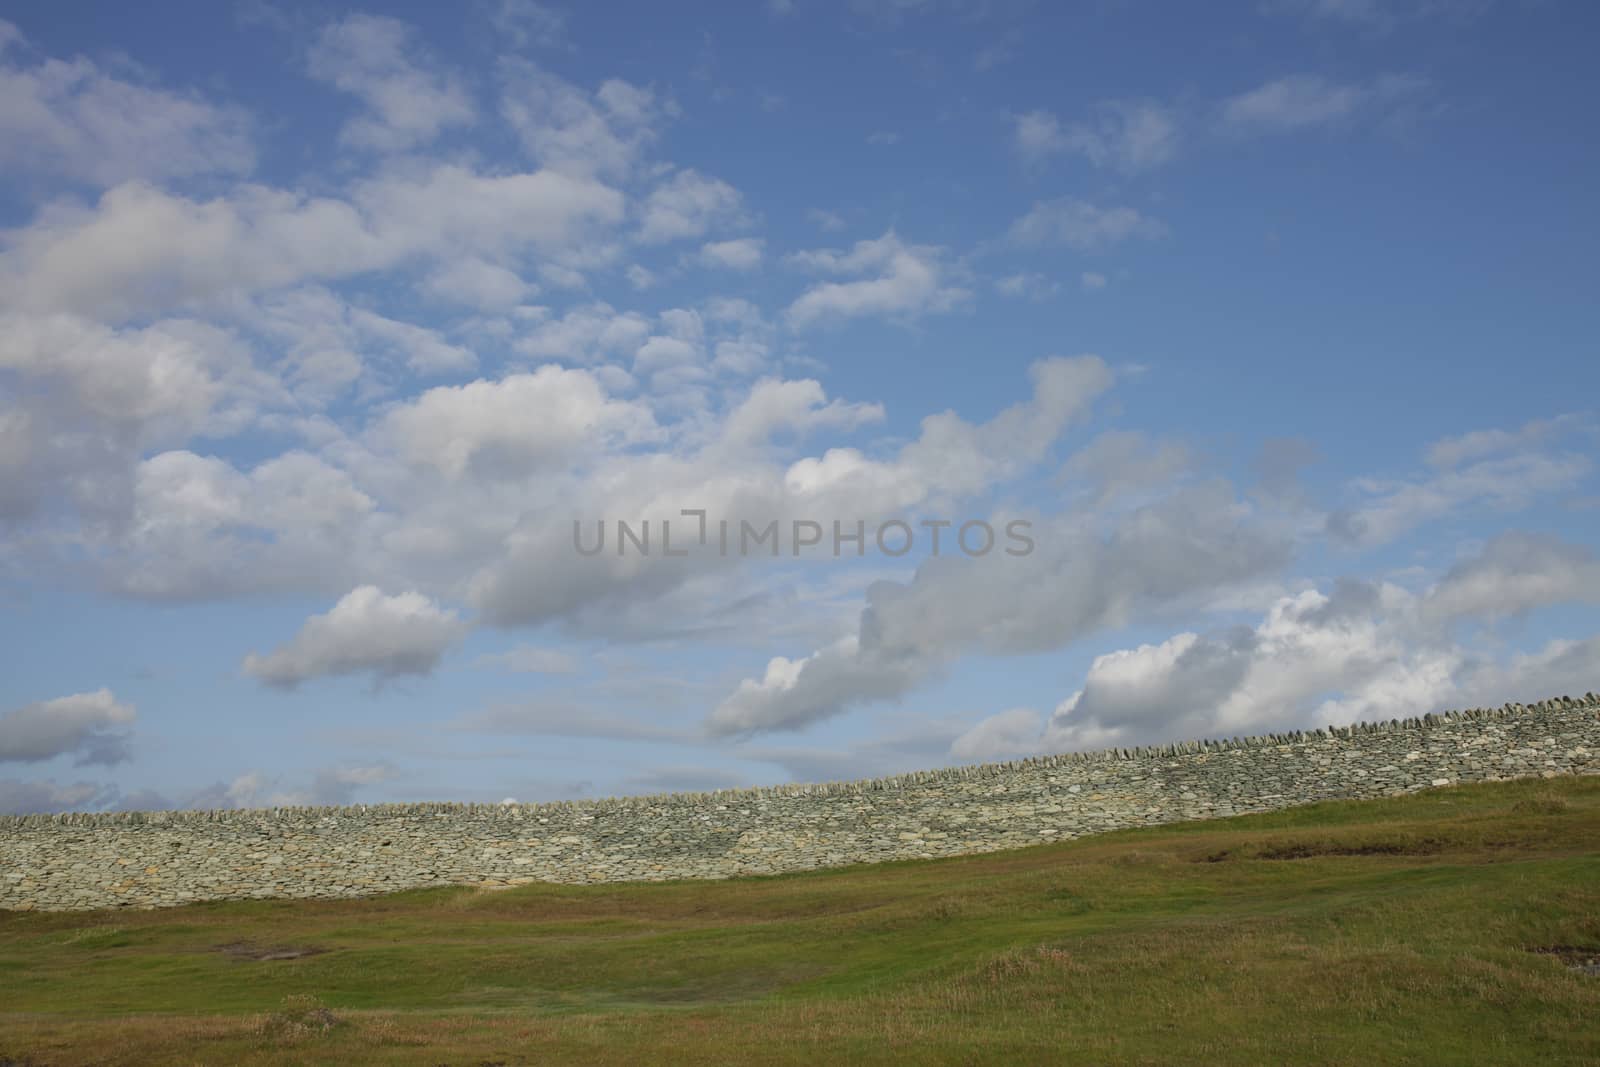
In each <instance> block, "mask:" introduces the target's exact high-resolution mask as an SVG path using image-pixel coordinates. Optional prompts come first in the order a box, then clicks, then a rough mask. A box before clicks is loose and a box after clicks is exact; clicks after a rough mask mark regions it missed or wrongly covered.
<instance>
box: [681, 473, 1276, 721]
mask: <svg viewBox="0 0 1600 1067" xmlns="http://www.w3.org/2000/svg"><path fill="white" fill-rule="evenodd" d="M997 518H998V517H997ZM990 521H991V525H993V526H994V527H995V529H997V530H1000V529H1003V528H1004V526H1005V521H1004V520H1003V519H1002V520H1000V521H996V519H991V520H990ZM1032 530H1033V532H1032V537H1033V540H1034V542H1035V550H1034V551H1033V552H1032V553H1031V554H1029V555H1026V556H1020V557H1018V556H1008V555H1005V554H1003V553H1000V552H991V553H990V554H989V555H986V556H982V557H979V558H976V559H962V558H953V557H948V558H941V559H938V560H933V561H930V562H929V563H928V564H926V565H924V566H923V567H921V568H919V569H918V571H917V574H916V577H915V578H914V579H913V580H912V581H911V582H909V583H896V582H880V583H878V584H876V585H874V586H872V587H871V588H869V589H868V590H867V607H866V609H865V610H864V611H863V612H862V615H861V621H860V625H859V630H858V636H856V637H854V638H852V639H851V640H850V641H849V642H846V643H842V644H839V645H836V646H833V647H832V648H829V649H825V650H823V651H821V652H819V653H817V654H816V655H815V656H812V657H809V658H806V659H802V660H798V661H789V660H784V661H782V662H781V663H779V662H778V661H774V666H769V669H768V671H767V675H766V677H765V678H764V679H762V680H760V681H746V682H745V683H744V684H742V685H741V686H740V688H739V690H738V691H737V692H736V693H735V694H733V696H731V697H729V699H728V700H726V701H725V702H724V703H723V704H722V705H721V706H719V707H718V708H717V709H716V711H715V712H713V715H712V718H711V720H710V721H711V724H712V726H713V728H714V729H717V730H720V731H723V732H734V731H736V730H739V729H797V728H799V727H801V726H804V725H807V724H809V723H811V722H815V721H818V720H821V719H824V718H827V717H830V716H833V715H836V714H838V713H839V712H841V711H842V710H844V709H845V708H847V707H849V706H851V705H853V704H858V703H861V702H863V701H870V700H881V699H885V698H887V697H892V696H898V695H900V694H902V693H904V692H906V691H908V690H909V689H910V688H911V687H912V686H913V685H915V684H918V683H920V682H922V681H924V680H926V679H927V678H929V677H932V676H933V675H935V674H937V673H938V672H939V671H940V670H942V669H943V668H944V667H945V666H946V665H947V664H948V663H950V662H952V661H953V660H954V659H956V658H957V657H959V656H961V655H964V654H968V653H988V654H1001V655H1004V654H1015V653H1023V652H1036V651H1042V650H1045V649H1051V648H1059V647H1062V646H1064V645H1067V644H1069V643H1071V642H1073V641H1076V640H1079V639H1081V638H1083V637H1085V636H1087V635H1089V634H1092V633H1094V632H1096V631H1098V630H1101V629H1106V628H1111V627H1115V626H1121V625H1127V624H1129V623H1131V622H1133V621H1135V620H1137V619H1139V618H1142V617H1145V616H1148V615H1150V614H1152V613H1155V612H1159V611H1161V610H1166V609H1170V608H1171V607H1173V606H1174V605H1177V604H1180V603H1182V602H1184V601H1185V600H1190V599H1193V598H1194V597H1196V596H1198V595H1201V594H1205V593H1212V592H1215V591H1219V590H1223V589H1227V588H1229V587H1231V586H1234V585H1237V584H1239V583H1243V582H1247V581H1250V580H1253V579H1256V578H1259V577H1261V576H1262V575H1265V574H1268V573H1271V572H1273V571H1275V570H1276V569H1277V568H1279V567H1281V566H1282V565H1283V564H1284V563H1285V562H1286V561H1287V558H1288V546H1287V545H1286V544H1283V543H1281V541H1280V540H1278V539H1275V538H1274V537H1273V536H1271V535H1270V534H1268V533H1266V532H1262V531H1258V530H1256V529H1254V528H1252V526H1251V525H1250V524H1249V523H1247V522H1246V521H1245V516H1244V515H1243V514H1242V512H1241V510H1240V509H1239V507H1238V505H1237V503H1236V501H1234V500H1233V498H1232V497H1231V495H1230V494H1228V493H1226V492H1225V491H1224V490H1223V489H1222V488H1220V487H1212V488H1197V489H1192V490H1179V491H1176V492H1174V493H1171V494H1169V495H1168V496H1167V497H1164V498H1162V499H1160V500H1158V501H1155V502H1154V503H1151V504H1148V505H1145V506H1144V507H1141V508H1139V509H1137V510H1135V511H1134V512H1133V513H1131V514H1130V515H1128V516H1127V517H1126V518H1125V519H1124V520H1123V521H1122V522H1121V523H1119V524H1118V525H1117V526H1116V527H1114V528H1113V530H1112V532H1111V533H1110V535H1109V536H1106V537H1103V538H1102V537H1100V536H1096V535H1095V534H1094V533H1093V532H1092V530H1091V529H1090V528H1089V526H1088V523H1087V521H1086V520H1085V519H1083V518H1069V519H1062V520H1056V521H1049V522H1036V523H1035V524H1034V526H1033V528H1032Z"/></svg>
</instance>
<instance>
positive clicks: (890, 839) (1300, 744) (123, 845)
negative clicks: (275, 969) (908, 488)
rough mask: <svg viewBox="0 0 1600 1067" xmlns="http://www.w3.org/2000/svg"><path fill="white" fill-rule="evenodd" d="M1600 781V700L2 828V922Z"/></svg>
mask: <svg viewBox="0 0 1600 1067" xmlns="http://www.w3.org/2000/svg"><path fill="white" fill-rule="evenodd" d="M1558 774H1600V697H1596V695H1595V694H1594V693H1589V694H1587V695H1586V696H1585V697H1584V698H1583V699H1581V700H1574V699H1572V698H1569V697H1562V698H1558V699H1556V700H1549V701H1543V702H1541V703H1539V704H1535V705H1521V704H1508V705H1506V706H1505V707H1504V708H1495V709H1477V710H1472V711H1463V712H1445V713H1444V714H1441V715H1429V716H1425V717H1424V718H1421V719H1407V720H1404V721H1391V722H1386V723H1367V724H1359V725H1356V726H1351V727H1338V728H1329V729H1324V730H1312V731H1309V732H1295V733H1291V734H1273V735H1268V736H1264V737H1253V738H1243V739H1233V740H1228V741H1195V742H1186V743H1180V744H1173V745H1159V746H1152V747H1148V748H1138V749H1113V750H1108V751H1104V752H1092V753H1073V754H1069V755H1061V756H1044V757H1040V758H1037V759H1030V760H1020V761H1015V762H1011V763H995V764H984V765H981V766H974V767H957V768H952V769H948V770H939V771H927V772H921V773H917V774H909V775H903V776H900V777H895V778H883V779H873V780H869V781H861V782H845V783H832V784H827V785H790V786H777V787H774V788H769V789H748V790H731V791H722V792H716V793H679V794H672V795H668V796H654V797H633V798H624V799H618V800H597V801H575V802H563V803H556V804H516V805H503V806H502V805H488V804H482V805H470V804H466V805H464V804H386V805H372V806H363V807H346V808H275V809H271V810H262V811H190V812H156V813H143V812H119V813H103V814H69V815H25V816H13V817H7V818H3V819H0V908H8V909H33V908H37V909H52V910H54V909H74V908H97V907H109V906H118V907H125V906H132V907H160V906H165V905H172V904H182V903H185V902H188V901H195V900H219V899H237V898H242V897H351V896H364V895H367V894H371V893H382V892H388V891H392V890H397V889H409V888H413V887H416V886H432V885H462V884H467V885H517V884H521V883H524V882H531V881H552V882H610V881H649V880H657V879H666V878H724V877H728V876H730V875H738V874H770V873H775V872H779V871H795V870H805V869H808V868H814V867H827V866H833V865H837V864H845V863H862V862H872V861H877V860H890V859H909V858H917V857H932V856H952V855H959V854H961V853H971V852H987V851H993V850H995V849H1004V848H1016V847H1019V846H1022V845H1032V844H1038V843H1040V842H1044V841H1061V840H1065V839H1067V838H1072V837H1078V836H1080V835H1083V834H1090V833H1096V832H1099V831H1103V830H1115V829H1123V828H1127V827H1134V826H1149V825H1154V824H1158V823H1165V822H1174V821H1178V820H1184V819H1205V818H1215V817H1218V816H1225V815H1233V814H1238V813H1243V812H1252V811H1269V810H1272V809H1276V808H1284V807H1288V806H1291V805H1294V804H1304V803H1309V802H1311V801H1317V800H1329V799H1340V798H1353V797H1379V796H1388V795H1392V794H1396V793H1406V792H1412V791H1414V790H1418V789H1426V788H1429V787H1430V786H1441V785H1447V784H1451V783H1455V782H1473V781H1489V780H1496V779H1505V778H1520V777H1529V776H1537V775H1545V776H1553V775H1558Z"/></svg>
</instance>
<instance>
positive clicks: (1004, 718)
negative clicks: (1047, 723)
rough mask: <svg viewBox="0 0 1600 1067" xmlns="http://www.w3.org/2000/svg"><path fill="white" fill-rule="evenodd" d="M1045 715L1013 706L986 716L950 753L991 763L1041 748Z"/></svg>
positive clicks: (963, 759)
mask: <svg viewBox="0 0 1600 1067" xmlns="http://www.w3.org/2000/svg"><path fill="white" fill-rule="evenodd" d="M1043 728H1044V718H1043V716H1041V715H1040V714H1039V713H1038V712H1037V711H1034V710H1033V709H1032V708H1012V709H1011V710H1009V711H1002V712H998V713H996V714H994V715H990V716H989V717H988V718H986V719H983V720H982V721H980V722H979V723H978V724H977V725H975V726H974V727H972V729H970V730H968V731H967V732H966V733H964V734H962V735H961V736H960V737H958V738H956V739H955V741H953V742H952V743H951V745H950V755H951V757H953V758H954V759H957V760H960V761H961V762H963V763H991V762H995V761H998V760H1007V759H1017V758H1019V757H1023V756H1032V755H1036V754H1037V753H1038V752H1039V734H1040V731H1041V730H1042V729H1043Z"/></svg>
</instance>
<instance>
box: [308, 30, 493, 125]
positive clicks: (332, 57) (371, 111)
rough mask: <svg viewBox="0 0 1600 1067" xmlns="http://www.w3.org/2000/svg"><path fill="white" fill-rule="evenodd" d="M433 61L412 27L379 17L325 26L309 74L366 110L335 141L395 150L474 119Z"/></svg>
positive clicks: (456, 86)
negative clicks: (363, 106)
mask: <svg viewBox="0 0 1600 1067" xmlns="http://www.w3.org/2000/svg"><path fill="white" fill-rule="evenodd" d="M432 66H433V64H431V62H430V61H429V60H428V58H427V57H426V56H425V55H424V54H423V52H422V50H421V49H420V48H418V47H417V46H416V43H415V41H414V32H413V31H412V29H411V27H410V26H408V25H406V24H405V23H403V22H400V21H399V20H397V19H392V18H388V17H385V16H381V15H350V16H348V17H346V18H344V19H342V20H341V21H339V22H335V23H332V24H330V25H328V26H327V27H325V28H324V29H323V31H322V33H321V35H320V36H319V38H318V39H317V43H316V44H315V45H314V46H312V49H311V53H310V57H309V69H310V72H311V75H312V77H314V78H318V79H320V80H322V81H325V82H327V83H329V84H330V85H333V86H334V87H335V88H338V89H340V90H342V91H344V92H347V93H350V94H352V95H353V96H356V97H358V98H359V99H360V100H361V101H362V103H363V104H365V105H366V108H367V113H366V114H364V115H361V116H359V117H357V118H354V119H351V120H350V121H349V122H347V123H346V124H345V126H344V128H343V130H341V131H340V134H339V139H340V140H341V141H343V142H344V143H345V144H348V145H352V146H354V147H357V148H367V149H372V150H374V151H379V152H399V151H404V150H406V149H409V148H414V147H416V146H418V145H421V144H426V143H427V142H429V141H431V140H433V139H434V138H435V137H437V136H438V135H439V133H440V132H441V131H443V130H444V129H446V128H447V127H450V126H459V125H465V124H467V123H470V122H472V121H473V119H474V117H475V113H474V109H473V106H472V101H471V99H470V97H469V96H468V95H467V92H466V90H465V89H464V88H463V87H462V85H461V84H460V83H459V82H458V81H457V80H456V79H455V78H453V77H450V76H447V75H445V74H443V73H441V72H440V71H438V70H436V69H430V68H431V67H432Z"/></svg>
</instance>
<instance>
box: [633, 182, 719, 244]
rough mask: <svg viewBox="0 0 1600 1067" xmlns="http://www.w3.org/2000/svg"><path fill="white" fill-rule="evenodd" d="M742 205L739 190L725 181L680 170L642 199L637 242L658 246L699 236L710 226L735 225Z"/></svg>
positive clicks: (709, 228) (710, 227) (711, 227)
mask: <svg viewBox="0 0 1600 1067" xmlns="http://www.w3.org/2000/svg"><path fill="white" fill-rule="evenodd" d="M742 204H743V198H742V197H741V196H740V195H739V191H738V190H737V189H735V188H734V187H733V186H731V185H729V184H728V183H727V182H725V181H722V180H721V179H719V178H712V177H709V176H708V175H704V174H701V173H700V172H698V171H695V170H680V171H678V172H677V173H676V174H674V175H673V176H672V177H670V178H668V179H666V180H665V181H663V182H661V183H660V184H658V185H657V186H656V187H655V188H654V189H652V190H651V191H650V194H649V195H648V196H647V197H645V201H644V206H643V208H642V209H641V218H640V223H639V240H641V241H643V242H644V243H645V244H660V243H663V242H666V241H677V240H682V239H684V238H689V237H699V236H701V235H702V234H704V233H706V232H707V231H708V230H711V229H713V228H714V227H719V226H724V225H731V224H735V223H737V222H739V221H740V220H741V218H742V217H743V206H742Z"/></svg>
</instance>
